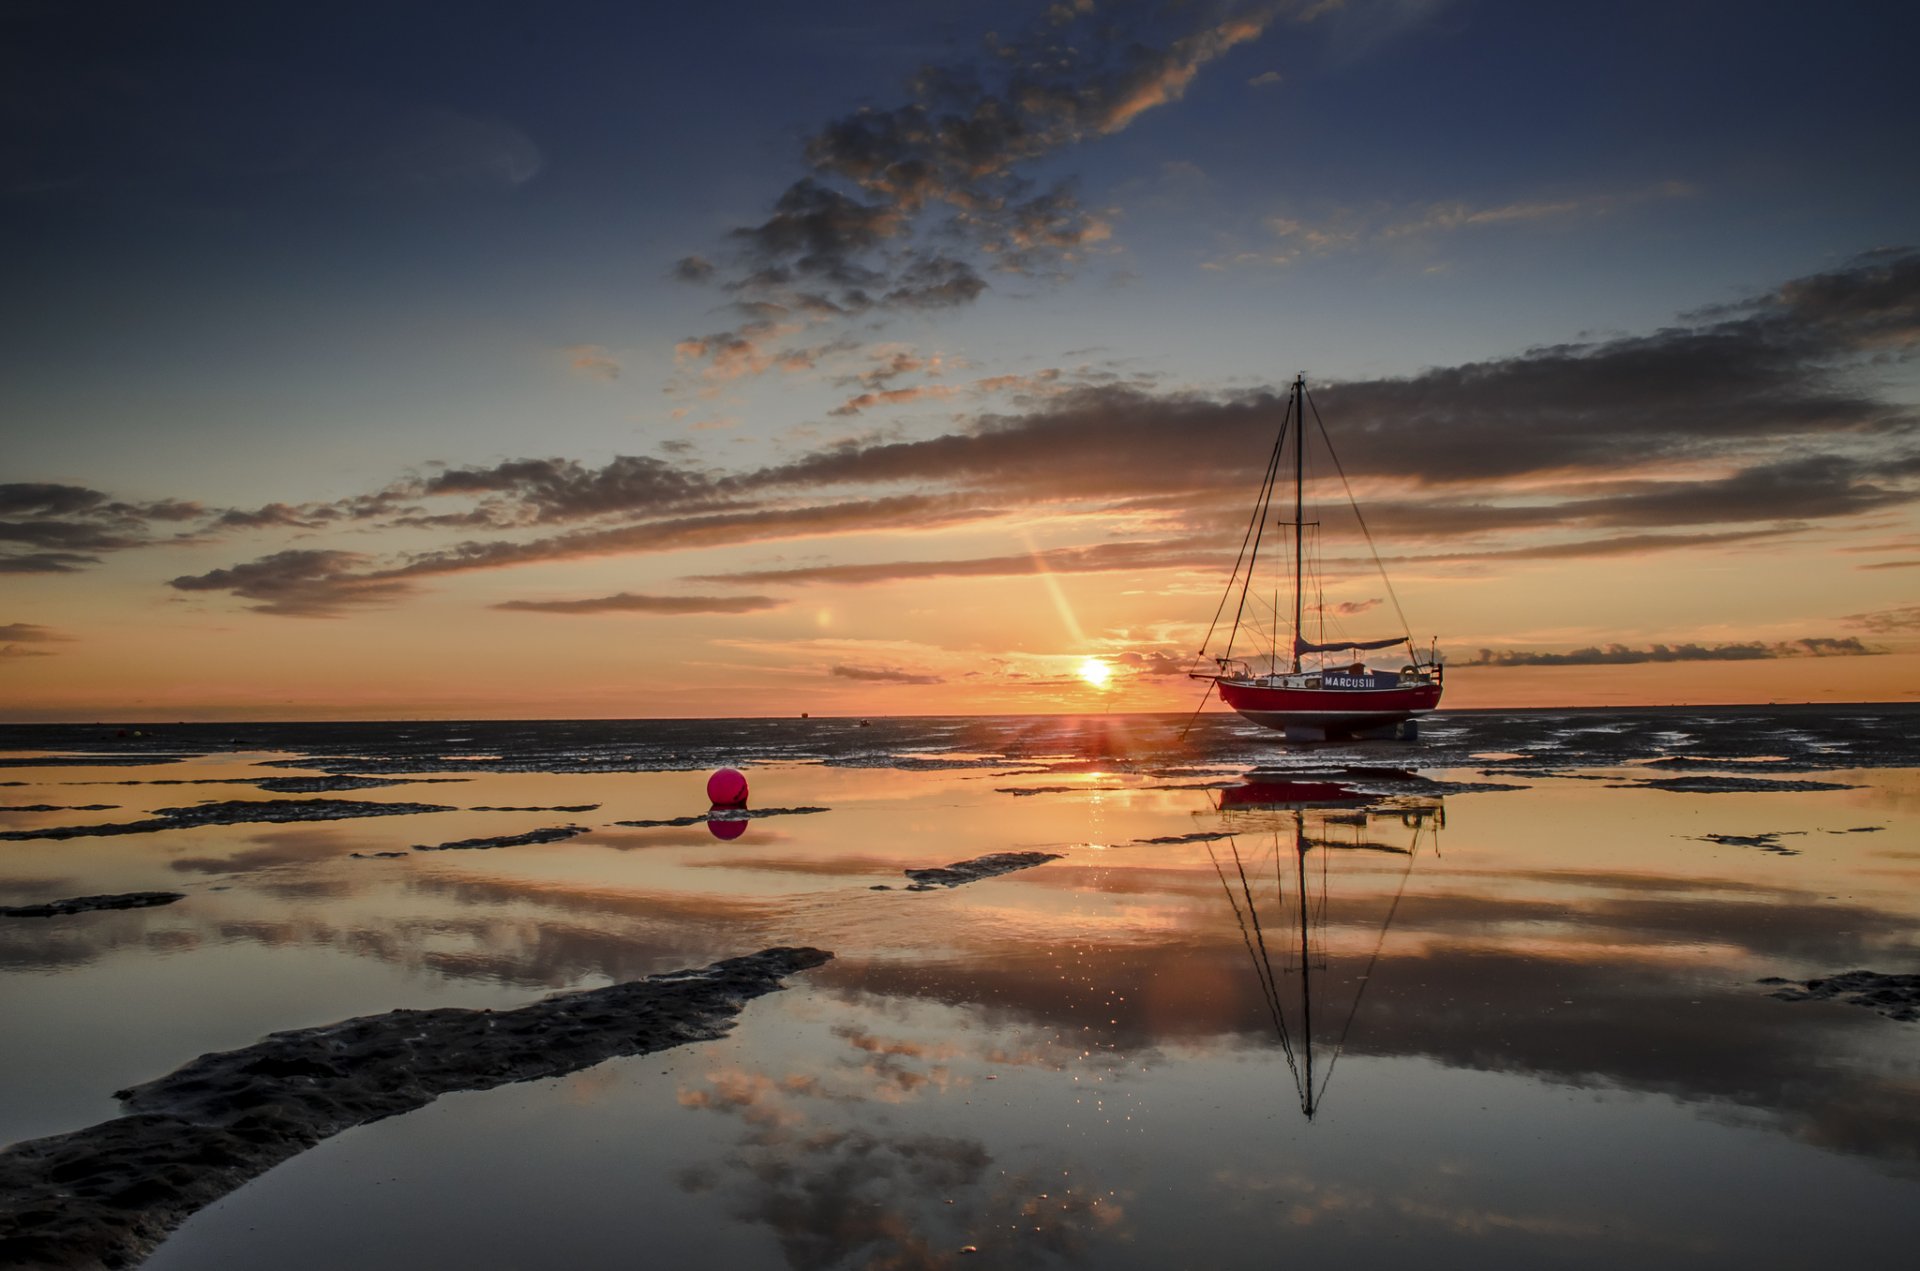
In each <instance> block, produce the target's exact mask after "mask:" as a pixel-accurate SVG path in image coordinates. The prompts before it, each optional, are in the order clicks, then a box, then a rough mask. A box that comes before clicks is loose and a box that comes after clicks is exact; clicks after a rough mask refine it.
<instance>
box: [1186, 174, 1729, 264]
mask: <svg viewBox="0 0 1920 1271" xmlns="http://www.w3.org/2000/svg"><path fill="white" fill-rule="evenodd" d="M1698 193H1699V191H1698V189H1697V188H1696V187H1695V186H1693V185H1691V184H1689V183H1688V182H1685V181H1660V182H1657V183H1655V184H1653V185H1647V186H1641V187H1639V188H1637V189H1632V190H1623V191H1611V192H1609V191H1590V192H1584V193H1579V194H1567V195H1559V196H1549V197H1540V198H1531V199H1517V200H1514V201H1511V202H1507V203H1489V204H1478V203H1470V202H1467V201H1466V200H1463V199H1449V200H1442V201H1438V202H1431V203H1418V204H1384V203H1383V204H1376V205H1373V206H1369V207H1345V208H1336V209H1333V210H1331V211H1326V212H1323V213H1321V214H1319V215H1299V214H1294V213H1282V214H1277V215H1273V216H1269V217H1267V218H1266V219H1265V220H1264V221H1262V222H1261V228H1262V229H1263V230H1264V231H1265V233H1266V235H1267V239H1268V241H1267V243H1265V244H1262V245H1258V246H1249V247H1248V248H1247V249H1246V250H1243V251H1237V252H1232V253H1229V254H1227V255H1225V256H1221V257H1218V258H1216V259H1213V260H1210V261H1207V262H1206V263H1205V266H1204V267H1205V268H1209V269H1234V268H1245V267H1249V266H1260V265H1288V264H1291V263H1293V262H1294V261H1297V260H1299V259H1301V258H1302V257H1307V256H1328V255H1332V254H1334V253H1336V252H1349V251H1356V250H1359V249H1361V248H1365V247H1375V246H1388V245H1392V244H1396V243H1409V242H1416V241H1423V240H1438V239H1440V238H1442V237H1445V236H1448V235H1453V234H1458V233H1462V232H1465V231H1473V230H1491V229H1498V228H1515V227H1521V226H1542V227H1547V226H1559V225H1574V224H1580V223H1584V222H1590V221H1597V220H1601V219H1604V218H1607V217H1611V216H1614V215H1617V214H1619V213H1622V212H1625V211H1628V210H1630V209H1633V208H1637V207H1641V206H1644V205H1647V204H1652V203H1659V202H1665V201H1669V200H1673V199H1684V198H1691V197H1693V196H1695V195H1697V194H1698Z"/></svg>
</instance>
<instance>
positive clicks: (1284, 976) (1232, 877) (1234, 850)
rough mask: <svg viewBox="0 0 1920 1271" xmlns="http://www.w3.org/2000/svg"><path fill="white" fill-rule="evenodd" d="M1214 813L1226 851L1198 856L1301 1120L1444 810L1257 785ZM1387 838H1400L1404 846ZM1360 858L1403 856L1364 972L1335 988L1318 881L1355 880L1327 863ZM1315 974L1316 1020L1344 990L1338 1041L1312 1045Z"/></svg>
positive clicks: (1432, 800)
mask: <svg viewBox="0 0 1920 1271" xmlns="http://www.w3.org/2000/svg"><path fill="white" fill-rule="evenodd" d="M1218 811H1219V813H1220V815H1221V817H1222V818H1223V819H1224V820H1225V822H1226V825H1225V829H1226V830H1227V834H1226V836H1225V839H1224V842H1225V847H1224V848H1220V847H1218V846H1216V844H1215V843H1212V842H1209V843H1208V844H1207V854H1208V856H1209V857H1210V858H1211V859H1212V861H1213V868H1214V872H1215V873H1216V874H1218V875H1219V877H1220V886H1221V889H1222V890H1223V891H1224V892H1226V895H1227V903H1228V904H1230V905H1231V906H1232V907H1233V913H1234V918H1235V919H1236V920H1237V921H1238V922H1239V924H1240V935H1241V939H1242V940H1243V941H1244V942H1245V944H1246V947H1247V956H1248V958H1249V959H1250V960H1251V961H1252V963H1253V970H1254V975H1255V977H1256V978H1257V979H1258V980H1259V982H1260V992H1261V996H1262V998H1263V999H1264V1000H1265V1004H1266V1007H1267V1012H1268V1015H1269V1017H1270V1019H1271V1021H1272V1024H1273V1029H1274V1033H1275V1036H1276V1037H1277V1038H1278V1040H1279V1043H1280V1051H1281V1053H1282V1054H1283V1055H1284V1056H1285V1057H1286V1061H1287V1070H1288V1072H1289V1073H1291V1074H1292V1076H1293V1084H1294V1089H1295V1091H1296V1092H1297V1093H1298V1095H1299V1099H1300V1111H1301V1112H1302V1113H1303V1114H1304V1115H1305V1116H1306V1118H1307V1119H1308V1120H1309V1121H1311V1120H1312V1119H1313V1116H1314V1113H1315V1112H1316V1111H1318V1109H1319V1107H1320V1104H1321V1101H1322V1099H1324V1098H1325V1096H1326V1090H1327V1083H1328V1082H1329V1081H1330V1080H1332V1077H1333V1071H1334V1068H1335V1066H1336V1065H1337V1064H1338V1062H1339V1059H1340V1056H1341V1054H1342V1053H1343V1052H1344V1051H1345V1049H1346V1044H1347V1037H1348V1034H1349V1033H1350V1032H1351V1031H1352V1028H1353V1022H1354V1018H1355V1017H1356V1016H1357V1015H1358V1014H1359V1011H1360V1003H1361V1000H1362V999H1363V998H1364V997H1365V996H1366V991H1367V987H1368V985H1369V984H1370V983H1371V982H1372V977H1373V973H1374V970H1375V968H1376V967H1377V966H1378V964H1379V961H1380V953H1381V950H1382V949H1383V948H1384V947H1385V945H1386V938H1387V932H1388V931H1389V930H1390V929H1391V928H1392V926H1393V920H1394V915H1395V914H1396V913H1397V912H1398V911H1399V908H1400V898H1401V897H1402V896H1403V895H1405V893H1406V887H1407V880H1408V879H1409V878H1410V877H1411V876H1412V874H1413V865H1414V861H1415V859H1416V858H1417V857H1418V854H1419V850H1420V845H1421V843H1422V841H1423V840H1426V841H1429V842H1431V844H1432V849H1433V852H1434V854H1435V855H1438V854H1439V850H1440V837H1439V836H1440V830H1441V829H1442V828H1443V827H1444V826H1445V825H1446V810H1445V807H1444V805H1443V801H1442V800H1441V799H1440V798H1438V797H1433V796H1427V797H1393V798H1380V797H1377V796H1373V795H1368V794H1364V793H1361V792H1358V791H1355V790H1352V789H1350V788H1348V787H1346V786H1343V785H1341V784H1339V783H1338V782H1333V781H1286V780H1275V779H1272V778H1268V777H1259V778H1256V779H1254V780H1249V781H1246V782H1243V783H1242V784H1240V785H1238V786H1232V787H1229V788H1227V789H1225V790H1222V791H1221V792H1220V802H1219V806H1218ZM1390 826H1397V827H1398V828H1397V829H1396V830H1388V833H1387V834H1383V835H1380V836H1376V835H1375V833H1374V831H1375V830H1376V829H1383V830H1385V829H1387V828H1388V827H1390ZM1262 837H1264V838H1265V840H1266V842H1265V844H1264V845H1262V846H1260V847H1258V848H1252V847H1251V846H1250V847H1249V848H1245V849H1243V847H1242V845H1241V843H1242V839H1246V840H1249V843H1250V844H1251V843H1252V842H1257V841H1258V840H1259V839H1261V838H1262ZM1389 838H1393V839H1404V843H1401V842H1394V841H1389ZM1359 852H1377V853H1383V854H1386V855H1392V856H1399V857H1403V858H1404V864H1403V865H1402V866H1401V868H1400V869H1399V871H1398V877H1397V878H1396V879H1395V881H1394V888H1393V893H1392V898H1391V900H1389V901H1388V902H1387V905H1386V911H1385V915H1384V917H1382V918H1381V920H1380V923H1379V928H1378V931H1377V932H1376V933H1375V935H1374V937H1373V945H1372V949H1371V951H1370V952H1369V953H1368V954H1367V961H1366V964H1365V967H1364V969H1363V970H1362V971H1361V972H1360V974H1359V975H1358V977H1357V978H1351V977H1348V978H1339V977H1334V976H1332V973H1331V971H1330V969H1329V967H1330V963H1329V957H1328V953H1329V950H1328V933H1327V919H1328V899H1329V894H1330V892H1329V887H1328V882H1329V878H1330V876H1332V875H1335V874H1339V873H1354V874H1358V873H1359V871H1358V870H1349V869H1348V868H1347V866H1345V865H1343V866H1341V867H1340V868H1339V869H1336V868H1334V866H1333V864H1332V862H1333V861H1334V860H1335V859H1336V858H1345V859H1351V858H1350V857H1348V855H1347V854H1349V853H1359ZM1311 853H1317V857H1315V859H1314V860H1313V861H1311V862H1310V861H1309V854H1311ZM1268 858H1270V861H1271V870H1272V876H1271V887H1270V888H1269V880H1268V877H1267V865H1268ZM1289 858H1291V859H1289ZM1316 865H1317V868H1315V866H1316ZM1289 889H1291V892H1292V894H1291V896H1289V895H1288V892H1289ZM1316 972H1319V973H1320V975H1321V979H1322V981H1323V983H1322V986H1321V988H1322V998H1323V1000H1322V1001H1321V1002H1320V1003H1319V1004H1318V1005H1319V1009H1320V1010H1321V1011H1322V1012H1325V1011H1327V1010H1328V1009H1329V1008H1336V1009H1337V1006H1338V1000H1337V999H1338V996H1339V995H1338V994H1337V993H1336V994H1335V995H1333V996H1332V999H1331V1000H1329V995H1328V994H1327V992H1326V990H1327V989H1329V988H1332V989H1335V990H1338V989H1340V988H1341V987H1342V986H1343V985H1351V987H1352V998H1351V1001H1350V1002H1348V1003H1347V1004H1346V1009H1345V1013H1344V1015H1343V1016H1341V1018H1340V1024H1339V1029H1338V1032H1337V1033H1336V1034H1335V1035H1334V1036H1333V1037H1332V1038H1331V1039H1329V1038H1328V1037H1327V1034H1326V1030H1325V1029H1323V1030H1322V1031H1321V1035H1320V1037H1319V1039H1318V1040H1317V1042H1316V1038H1315V1035H1314V1011H1315V1008H1316V1003H1315V1001H1314V976H1315V973H1316ZM1296 977H1297V981H1298V987H1299V992H1298V994H1297V1006H1293V1005H1292V1004H1291V1003H1290V1002H1289V998H1293V997H1295V996H1296V995H1295V994H1293V993H1291V992H1288V991H1285V990H1283V988H1282V984H1283V982H1287V983H1289V984H1290V983H1291V982H1292V981H1293V980H1294V979H1295V978H1296ZM1329 981H1330V983H1329ZM1290 1006H1291V1007H1292V1008H1291V1009H1290ZM1316 1045H1318V1047H1319V1048H1320V1049H1319V1050H1316Z"/></svg>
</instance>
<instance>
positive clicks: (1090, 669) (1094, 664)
mask: <svg viewBox="0 0 1920 1271" xmlns="http://www.w3.org/2000/svg"><path fill="white" fill-rule="evenodd" d="M1080 678H1081V679H1083V680H1085V681H1086V682H1087V683H1089V684H1091V685H1093V687H1095V688H1105V687H1106V686H1107V681H1108V680H1110V679H1112V678H1113V668H1112V667H1110V666H1108V665H1107V664H1106V663H1105V662H1102V661H1101V660H1100V659H1099V658H1088V659H1086V660H1085V661H1084V662H1082V663H1081V664H1080Z"/></svg>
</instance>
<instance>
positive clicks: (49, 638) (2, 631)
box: [0, 622, 73, 659]
mask: <svg viewBox="0 0 1920 1271" xmlns="http://www.w3.org/2000/svg"><path fill="white" fill-rule="evenodd" d="M72 640H73V637H72V636H70V635H68V634H66V633H65V632H64V631H56V630H54V629H53V628H52V627H43V626H41V625H40V624H39V623H37V622H5V623H0V658H9V659H19V658H46V657H52V656H53V655H54V652H55V650H53V649H43V648H40V647H39V646H41V645H43V644H67V643H70V642H71V641H72Z"/></svg>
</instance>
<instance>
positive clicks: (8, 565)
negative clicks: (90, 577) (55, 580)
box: [0, 552, 100, 574]
mask: <svg viewBox="0 0 1920 1271" xmlns="http://www.w3.org/2000/svg"><path fill="white" fill-rule="evenodd" d="M99 563H100V558H99V557H98V556H85V555H82V554H80V553H78V552H18V553H13V554H5V553H0V574H71V573H75V572H77V571H78V570H82V569H85V568H86V567H87V566H89V565H98V564H99Z"/></svg>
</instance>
